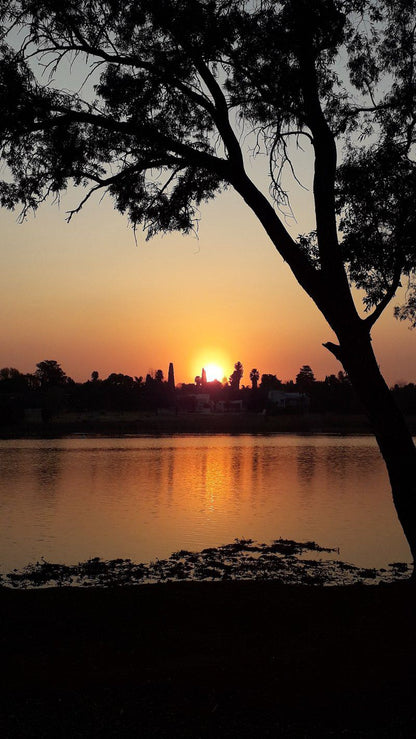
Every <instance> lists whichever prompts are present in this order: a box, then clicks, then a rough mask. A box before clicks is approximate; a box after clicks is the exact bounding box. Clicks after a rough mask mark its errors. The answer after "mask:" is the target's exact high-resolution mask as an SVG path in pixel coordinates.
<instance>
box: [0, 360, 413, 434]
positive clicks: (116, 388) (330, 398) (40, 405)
mask: <svg viewBox="0 0 416 739" xmlns="http://www.w3.org/2000/svg"><path fill="white" fill-rule="evenodd" d="M237 364H238V365H240V366H241V364H240V363H239V362H238V363H237ZM36 367H37V369H36V371H35V372H34V373H33V374H30V373H27V374H23V373H21V372H19V370H17V369H15V368H10V367H3V368H0V424H1V425H2V426H3V427H4V426H13V425H14V424H22V423H23V424H24V423H25V422H27V421H28V419H30V418H32V421H34V422H36V421H38V422H39V421H40V420H41V419H42V420H43V421H44V422H46V423H49V422H50V421H51V420H52V419H53V418H54V417H55V416H56V415H59V414H62V413H67V412H77V413H84V412H85V413H87V412H104V413H106V412H116V413H117V412H124V411H139V412H151V413H157V412H158V411H159V410H163V409H165V410H167V411H170V412H175V413H177V412H178V411H181V412H184V413H190V412H191V413H195V412H198V411H201V410H204V411H205V412H206V411H210V412H221V413H223V412H237V411H238V412H239V411H242V410H243V411H247V412H251V413H264V412H266V413H268V414H279V413H280V414H282V413H284V414H294V413H297V414H299V413H305V412H307V411H310V412H312V413H341V414H343V415H346V416H348V415H349V414H359V413H362V406H361V404H360V402H359V400H358V398H357V396H356V394H355V392H354V389H353V387H352V385H351V382H350V381H349V379H348V377H347V376H346V375H345V373H343V372H339V373H338V375H333V374H332V375H327V376H326V377H325V379H324V380H316V379H315V377H314V374H313V371H312V370H311V368H310V367H309V365H303V367H302V368H301V371H300V372H299V373H298V375H297V377H296V382H294V381H293V380H288V381H287V382H282V381H281V380H279V379H278V378H277V376H276V375H273V374H263V375H261V382H260V384H259V385H257V386H256V384H255V383H253V378H251V379H252V387H251V388H250V387H244V386H243V387H242V388H239V389H238V390H237V389H236V388H235V387H233V386H232V384H231V383H228V382H225V383H221V382H219V381H218V380H213V381H212V382H206V383H205V384H204V385H203V384H202V382H201V378H200V377H196V378H195V383H181V384H179V385H177V386H176V387H173V386H172V379H170V380H169V379H168V380H167V382H166V381H164V380H162V379H161V377H162V376H163V371H162V370H158V371H156V372H155V373H154V375H155V376H154V377H152V375H151V374H148V375H147V377H146V381H145V382H144V381H143V378H142V377H131V376H130V375H125V374H123V373H121V372H111V373H110V374H109V375H108V377H107V378H106V379H104V380H102V379H100V377H99V373H98V371H96V370H95V371H93V372H92V373H91V379H90V380H87V381H86V382H74V381H73V380H71V378H68V377H67V375H66V373H65V372H64V370H63V369H62V367H61V365H60V364H59V363H58V362H56V361H55V360H48V361H46V360H45V361H43V362H39V363H38V364H37V365H36ZM39 367H41V368H42V371H43V372H44V371H46V369H47V370H50V369H51V368H52V370H53V372H51V373H50V375H48V382H45V381H44V382H43V384H42V381H41V377H40V373H39ZM170 367H171V371H170V373H168V375H169V374H170V377H171V378H172V375H173V364H172V363H171V364H170ZM305 367H306V368H307V369H308V371H307V372H306V376H307V378H308V379H309V380H310V381H309V382H308V383H306V385H305V383H304V375H305V373H303V372H302V370H303V369H305ZM253 372H255V373H256V374H257V375H260V373H259V371H258V370H252V372H251V373H250V374H251V375H252V374H253ZM256 374H255V375H254V379H255V377H256ZM231 377H232V375H231ZM311 378H313V379H311ZM274 392H277V395H278V397H281V398H283V400H284V401H285V402H283V403H281V404H280V405H279V404H277V403H276V398H275V399H273V393H274ZM392 392H393V395H394V397H395V398H396V399H397V402H398V405H399V406H400V408H401V409H402V411H403V413H405V414H406V415H416V385H415V384H414V383H409V384H407V385H400V386H399V385H395V386H394V388H392ZM207 397H208V400H206V398H207ZM201 403H203V404H204V405H201ZM235 403H238V405H235ZM36 409H37V410H38V411H39V413H38V415H36V413H34V411H36ZM31 414H32V416H31Z"/></svg>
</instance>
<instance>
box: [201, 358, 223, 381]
mask: <svg viewBox="0 0 416 739" xmlns="http://www.w3.org/2000/svg"><path fill="white" fill-rule="evenodd" d="M205 372H206V373H207V381H208V382H212V381H213V380H219V381H220V382H221V380H222V378H223V377H224V370H223V368H222V367H221V366H220V365H219V364H214V363H213V362H210V363H209V364H206V365H205Z"/></svg>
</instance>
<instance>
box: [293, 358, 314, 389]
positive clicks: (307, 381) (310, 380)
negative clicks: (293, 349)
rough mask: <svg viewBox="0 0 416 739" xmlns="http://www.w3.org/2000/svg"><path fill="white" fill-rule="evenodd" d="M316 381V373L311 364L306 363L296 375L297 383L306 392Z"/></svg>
mask: <svg viewBox="0 0 416 739" xmlns="http://www.w3.org/2000/svg"><path fill="white" fill-rule="evenodd" d="M314 382H315V375H314V374H313V372H312V370H311V368H310V367H309V364H304V365H303V367H301V368H300V370H299V372H298V374H297V375H296V385H297V386H298V388H299V390H300V391H301V392H302V393H305V392H307V391H308V390H310V389H311V387H312V385H313V384H314Z"/></svg>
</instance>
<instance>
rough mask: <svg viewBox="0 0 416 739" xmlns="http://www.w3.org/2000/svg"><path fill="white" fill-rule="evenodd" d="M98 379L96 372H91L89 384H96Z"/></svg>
mask: <svg viewBox="0 0 416 739" xmlns="http://www.w3.org/2000/svg"><path fill="white" fill-rule="evenodd" d="M98 378H99V373H98V372H97V370H94V371H93V372H91V382H97V381H98Z"/></svg>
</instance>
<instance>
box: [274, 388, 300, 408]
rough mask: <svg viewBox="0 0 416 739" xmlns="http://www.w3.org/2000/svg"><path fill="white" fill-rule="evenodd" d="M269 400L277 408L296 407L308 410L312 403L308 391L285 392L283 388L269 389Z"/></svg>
mask: <svg viewBox="0 0 416 739" xmlns="http://www.w3.org/2000/svg"><path fill="white" fill-rule="evenodd" d="M267 400H268V401H269V403H271V405H273V406H274V407H275V408H282V409H286V408H296V409H298V410H307V409H308V408H309V405H310V400H309V397H308V396H307V395H306V393H285V392H284V391H283V390H269V392H268V393H267Z"/></svg>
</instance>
